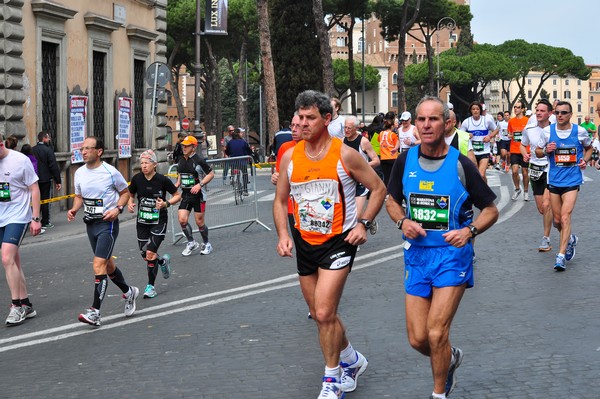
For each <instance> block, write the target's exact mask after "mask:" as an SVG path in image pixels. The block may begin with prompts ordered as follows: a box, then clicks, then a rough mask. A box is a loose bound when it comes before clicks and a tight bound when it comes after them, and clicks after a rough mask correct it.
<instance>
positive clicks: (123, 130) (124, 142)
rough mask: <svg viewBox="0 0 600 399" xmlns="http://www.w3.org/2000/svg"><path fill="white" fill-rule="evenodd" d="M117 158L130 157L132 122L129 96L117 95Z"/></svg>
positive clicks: (131, 104) (131, 106) (131, 102)
mask: <svg viewBox="0 0 600 399" xmlns="http://www.w3.org/2000/svg"><path fill="white" fill-rule="evenodd" d="M117 101H118V104H119V122H118V132H119V158H131V133H132V130H133V124H132V123H131V120H132V116H133V99H132V98H129V97H119V98H118V99H117Z"/></svg>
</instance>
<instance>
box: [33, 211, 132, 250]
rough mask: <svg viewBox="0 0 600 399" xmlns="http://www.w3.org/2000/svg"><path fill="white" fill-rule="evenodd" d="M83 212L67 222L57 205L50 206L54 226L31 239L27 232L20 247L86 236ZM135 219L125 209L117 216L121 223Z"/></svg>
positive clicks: (65, 213) (63, 212)
mask: <svg viewBox="0 0 600 399" xmlns="http://www.w3.org/2000/svg"><path fill="white" fill-rule="evenodd" d="M82 217H83V210H80V211H79V212H77V216H75V220H73V221H72V222H69V221H68V220H67V211H61V210H60V206H59V205H58V204H56V203H55V204H51V206H50V223H52V224H53V225H54V227H53V228H51V229H46V232H45V233H44V234H39V235H37V236H35V237H33V236H32V235H31V234H30V233H29V232H27V234H26V235H25V238H24V239H23V243H22V244H21V246H27V245H31V244H39V243H42V242H48V241H53V240H56V239H59V238H65V237H71V236H76V235H81V234H86V229H85V223H83V220H82ZM133 218H135V213H129V211H127V209H125V210H124V211H123V214H122V215H121V216H119V220H120V222H121V223H123V222H126V221H129V220H131V219H133Z"/></svg>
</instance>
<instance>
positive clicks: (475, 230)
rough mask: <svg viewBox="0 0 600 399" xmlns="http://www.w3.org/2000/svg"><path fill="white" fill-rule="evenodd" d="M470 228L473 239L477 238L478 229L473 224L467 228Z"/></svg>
mask: <svg viewBox="0 0 600 399" xmlns="http://www.w3.org/2000/svg"><path fill="white" fill-rule="evenodd" d="M467 227H468V228H469V231H470V232H471V238H475V236H476V235H477V234H479V230H477V227H475V226H473V225H472V224H470V225H468V226H467Z"/></svg>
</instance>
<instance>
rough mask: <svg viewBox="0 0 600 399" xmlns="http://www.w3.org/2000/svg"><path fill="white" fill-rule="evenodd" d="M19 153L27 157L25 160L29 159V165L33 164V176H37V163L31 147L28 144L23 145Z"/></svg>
mask: <svg viewBox="0 0 600 399" xmlns="http://www.w3.org/2000/svg"><path fill="white" fill-rule="evenodd" d="M21 152H22V153H23V154H25V155H27V158H29V160H30V161H31V163H32V164H33V170H35V174H36V175H37V174H38V161H37V158H36V157H35V155H33V149H32V148H31V146H30V145H29V144H23V147H21Z"/></svg>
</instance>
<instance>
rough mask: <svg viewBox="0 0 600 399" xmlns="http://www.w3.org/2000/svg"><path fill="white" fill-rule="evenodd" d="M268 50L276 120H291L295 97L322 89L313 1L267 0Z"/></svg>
mask: <svg viewBox="0 0 600 399" xmlns="http://www.w3.org/2000/svg"><path fill="white" fill-rule="evenodd" d="M269 12H270V18H271V24H270V27H271V51H272V55H273V66H274V68H275V82H276V85H277V103H278V111H279V120H281V121H284V120H290V118H291V117H292V115H293V114H294V111H295V107H294V102H295V101H296V96H297V95H298V94H299V93H300V92H302V91H304V90H307V89H312V90H323V82H322V78H321V77H322V74H323V67H322V63H321V61H320V57H319V41H318V39H317V34H316V29H315V23H314V18H313V14H312V1H311V0H299V1H296V2H295V3H294V6H293V7H290V4H289V2H288V1H287V0H269Z"/></svg>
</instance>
